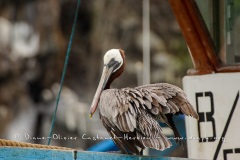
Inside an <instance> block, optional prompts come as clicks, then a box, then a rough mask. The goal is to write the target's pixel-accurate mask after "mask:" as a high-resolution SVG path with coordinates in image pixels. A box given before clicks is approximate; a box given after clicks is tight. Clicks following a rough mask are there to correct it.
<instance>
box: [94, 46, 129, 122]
mask: <svg viewBox="0 0 240 160" xmlns="http://www.w3.org/2000/svg"><path fill="white" fill-rule="evenodd" d="M103 64H104V66H103V72H102V77H101V79H100V82H99V84H98V88H97V91H96V93H95V96H94V99H93V102H92V105H91V107H90V117H92V115H93V114H94V112H95V111H96V109H97V106H98V102H99V99H100V95H101V93H102V91H103V90H104V89H108V88H110V84H111V83H112V81H113V80H114V79H115V78H117V77H118V76H120V75H121V73H122V72H123V70H124V66H125V55H124V51H123V50H121V49H111V50H109V51H107V52H106V53H105V55H104V57H103Z"/></svg>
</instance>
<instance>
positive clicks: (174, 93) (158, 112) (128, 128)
mask: <svg viewBox="0 0 240 160" xmlns="http://www.w3.org/2000/svg"><path fill="white" fill-rule="evenodd" d="M103 60H104V68H103V72H102V77H101V80H100V82H99V85H98V88H97V91H96V93H95V96H94V99H93V102H92V105H91V108H90V117H92V115H93V114H94V112H95V111H96V109H97V106H99V108H100V119H101V120H102V123H103V125H104V127H105V128H106V129H107V131H108V133H109V134H110V136H111V137H112V139H113V141H114V142H115V144H116V145H117V146H118V147H119V149H120V150H121V151H122V152H123V153H125V154H128V153H133V154H137V155H139V154H142V151H143V149H145V148H146V147H149V148H154V149H157V150H164V149H166V148H169V147H170V146H171V145H172V144H171V142H170V141H169V140H168V138H167V137H166V136H165V135H163V133H162V129H161V126H160V125H159V123H158V121H161V122H163V123H165V124H167V126H168V127H170V128H171V129H172V130H173V132H174V135H175V137H176V138H179V137H180V135H179V133H178V131H177V129H176V127H175V124H174V121H173V115H178V114H185V115H187V116H192V117H194V118H196V119H198V114H197V113H196V111H195V110H194V109H193V107H192V105H191V104H190V103H189V101H188V100H187V97H186V95H185V94H184V92H183V91H182V90H181V89H180V88H178V87H177V86H174V85H171V84H168V83H156V84H149V85H143V86H139V87H136V88H122V89H110V85H111V83H112V82H113V80H114V79H116V78H117V77H118V76H120V75H121V73H122V72H123V70H124V66H125V55H124V51H123V50H121V49H111V50H109V51H107V52H106V54H105V55H104V58H103Z"/></svg>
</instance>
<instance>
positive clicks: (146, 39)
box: [142, 0, 150, 84]
mask: <svg viewBox="0 0 240 160" xmlns="http://www.w3.org/2000/svg"><path fill="white" fill-rule="evenodd" d="M142 5H143V6H142V7H143V38H142V41H143V84H149V83H150V14H149V11H150V7H149V0H143V3H142Z"/></svg>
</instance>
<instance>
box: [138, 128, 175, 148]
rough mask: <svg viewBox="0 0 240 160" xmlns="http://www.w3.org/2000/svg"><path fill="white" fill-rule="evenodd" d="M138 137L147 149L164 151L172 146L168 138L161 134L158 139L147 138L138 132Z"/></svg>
mask: <svg viewBox="0 0 240 160" xmlns="http://www.w3.org/2000/svg"><path fill="white" fill-rule="evenodd" d="M137 137H138V139H139V141H140V142H142V144H143V145H144V146H145V147H149V148H154V149H157V150H160V151H163V150H165V149H167V148H169V147H171V146H172V143H171V142H170V141H169V140H168V138H167V137H166V136H164V135H163V134H161V133H159V134H158V135H157V136H156V137H145V136H144V135H142V134H141V133H139V132H137Z"/></svg>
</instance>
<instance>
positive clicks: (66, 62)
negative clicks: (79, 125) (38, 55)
mask: <svg viewBox="0 0 240 160" xmlns="http://www.w3.org/2000/svg"><path fill="white" fill-rule="evenodd" d="M79 6H80V0H78V3H77V9H76V12H75V17H74V23H73V27H72V32H71V36H70V40H69V43H68V48H67V53H66V58H65V62H64V68H63V73H62V78H61V83H60V89H59V92H58V95H57V100H56V107H55V110H54V113H53V118H52V125H51V128H50V133H49V136H48V137H49V139H48V145H50V143H51V139H52V138H51V137H52V132H53V128H54V122H55V119H56V114H57V109H58V103H59V99H60V95H61V92H62V86H63V82H64V78H65V75H66V72H67V65H68V60H69V56H70V53H71V47H72V40H73V36H74V33H75V28H76V24H77V19H78V11H79Z"/></svg>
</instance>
